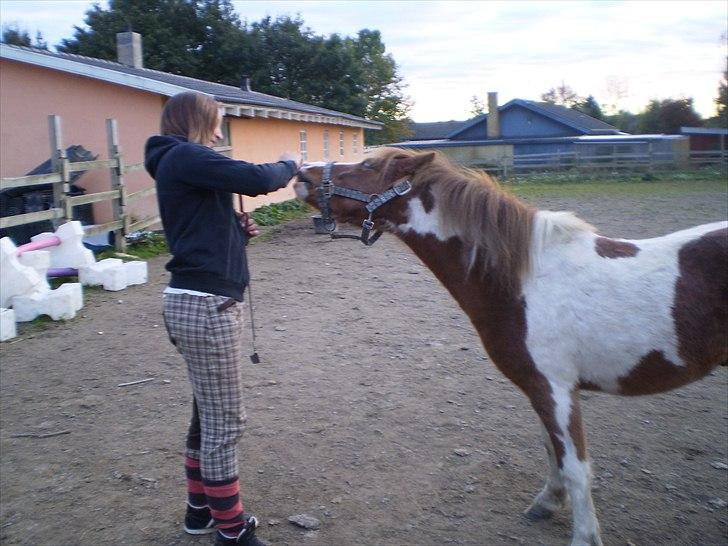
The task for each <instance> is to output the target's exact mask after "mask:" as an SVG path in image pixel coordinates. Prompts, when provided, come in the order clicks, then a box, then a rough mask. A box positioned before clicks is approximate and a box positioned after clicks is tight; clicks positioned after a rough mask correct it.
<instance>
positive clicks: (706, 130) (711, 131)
mask: <svg viewBox="0 0 728 546" xmlns="http://www.w3.org/2000/svg"><path fill="white" fill-rule="evenodd" d="M680 132H681V133H682V134H683V135H713V136H720V135H728V129H721V128H720V127H680Z"/></svg>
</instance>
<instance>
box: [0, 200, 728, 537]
mask: <svg viewBox="0 0 728 546" xmlns="http://www.w3.org/2000/svg"><path fill="white" fill-rule="evenodd" d="M537 204H539V205H540V206H542V207H543V208H550V209H553V210H559V209H561V210H564V209H568V210H574V211H576V212H577V213H578V214H579V215H580V216H581V217H582V218H584V219H586V220H588V221H590V222H592V223H594V224H595V225H596V226H597V227H598V228H599V229H600V231H601V232H602V233H604V234H606V235H611V236H617V237H619V236H622V237H635V238H636V237H651V236H656V235H660V234H663V233H666V232H668V231H672V230H675V229H678V228H684V227H688V226H691V225H694V224H698V223H704V222H708V221H714V220H721V219H725V218H727V217H728V210H727V207H728V204H727V203H726V195H725V194H724V193H717V194H709V193H702V194H690V195H685V196H682V197H655V198H651V199H649V198H645V199H640V200H639V201H636V200H630V199H623V198H619V199H610V198H598V199H597V198H594V199H592V200H580V201H573V202H572V201H569V200H564V199H548V198H544V199H541V200H540V201H539V202H538V203H537ZM249 254H250V260H251V264H252V269H253V279H254V283H253V291H254V293H253V296H254V302H255V321H256V326H257V336H258V340H257V341H258V352H259V353H260V356H261V359H262V362H261V363H260V364H259V365H252V364H250V363H249V362H244V363H243V365H244V366H245V370H246V372H245V373H246V383H247V386H248V388H247V401H246V404H247V409H248V428H247V432H246V434H245V436H244V438H243V441H242V443H241V446H240V461H241V463H240V476H241V481H242V487H243V493H244V502H245V505H246V508H247V509H248V510H249V511H251V512H253V513H255V514H256V515H257V516H258V517H259V519H260V520H261V529H260V532H259V534H260V536H261V537H262V538H264V539H266V540H267V541H269V542H270V543H271V544H278V545H299V544H300V545H330V546H358V545H365V544H373V545H381V546H385V545H423V546H424V545H435V544H437V545H440V544H473V545H475V544H478V545H500V544H503V545H511V544H528V545H539V544H567V543H568V542H569V539H570V513H569V511H568V510H567V511H564V512H562V513H560V514H558V515H557V516H555V518H554V519H553V520H551V521H544V522H538V523H533V522H529V521H528V520H526V519H525V518H524V517H523V516H522V515H521V512H522V510H523V509H525V508H526V507H527V506H528V504H529V503H530V501H531V499H532V497H533V496H534V495H535V494H536V492H537V491H538V490H539V489H540V488H541V486H542V483H543V479H544V477H545V472H546V457H545V452H544V450H543V448H542V446H541V443H540V432H539V427H538V423H537V419H536V415H535V413H534V412H533V411H532V410H531V408H530V406H529V404H528V402H527V401H526V399H525V397H524V396H523V395H522V394H521V393H520V391H518V390H517V389H516V388H515V387H513V386H512V385H511V384H510V383H509V382H508V381H507V380H505V379H504V378H503V377H502V376H501V374H500V373H499V372H498V371H497V370H496V369H495V368H494V366H493V365H492V364H491V362H489V360H488V359H487V357H486V356H485V354H484V351H483V349H482V348H481V347H480V345H479V344H478V341H477V338H476V335H475V333H474V331H473V328H472V327H471V326H470V324H469V323H468V321H467V320H466V318H465V316H464V314H463V313H462V312H461V311H460V309H459V308H458V307H457V306H456V305H455V303H454V302H453V301H452V300H451V299H450V297H449V296H448V294H447V293H446V292H445V290H444V289H443V288H442V287H441V286H440V285H439V284H438V283H437V281H436V280H435V279H434V277H433V276H432V275H431V274H430V273H429V271H428V270H426V269H425V268H424V267H423V265H422V264H421V263H420V262H419V261H418V260H417V259H416V258H415V257H414V255H413V254H411V253H410V252H409V250H408V249H407V248H405V247H404V246H403V245H402V244H400V243H399V242H398V241H397V240H396V239H394V238H393V237H392V236H388V235H385V236H384V237H383V238H382V239H381V240H380V242H379V243H377V244H376V245H375V246H374V247H372V248H365V247H364V246H363V245H361V244H359V243H356V242H349V241H336V242H331V241H330V240H328V239H327V238H326V237H325V236H320V235H315V234H314V233H313V230H312V229H311V225H310V222H308V221H297V222H293V223H290V224H287V225H285V226H282V227H278V228H275V229H273V230H270V231H268V232H267V233H266V234H265V238H264V239H263V240H260V241H258V242H257V243H256V244H254V245H251V247H250V248H249ZM164 263H165V258H157V259H154V260H151V261H150V262H149V266H150V279H149V283H148V284H146V285H143V286H138V287H133V288H130V289H127V290H125V291H122V292H116V293H112V292H104V291H99V290H86V291H85V297H86V305H85V307H84V308H83V310H82V311H81V314H80V316H79V317H77V318H76V319H74V320H72V321H69V322H66V323H54V324H51V325H49V326H48V327H46V328H45V329H42V330H40V329H37V328H32V327H31V328H28V327H26V328H24V329H23V330H22V332H21V336H20V337H19V338H17V339H16V340H13V341H12V342H9V343H4V344H2V345H0V351H1V359H0V395H1V398H0V448H1V452H0V453H1V460H0V485H1V489H0V495H1V499H0V500H1V513H0V541H1V542H2V544H3V545H8V546H10V545H20V544H22V545H51V546H66V545H69V546H70V545H93V546H104V545H109V546H110V545H133V546H138V545H152V544H154V545H169V546H172V545H184V546H191V545H204V544H208V543H210V542H211V538H210V537H209V536H208V537H202V538H194V537H189V536H186V535H185V534H184V533H183V532H182V530H181V520H182V518H183V513H184V498H185V497H184V477H183V470H182V446H183V437H184V432H185V428H186V425H187V422H188V418H189V412H190V388H189V386H188V382H187V378H186V372H185V368H184V365H183V362H182V359H181V357H180V356H179V355H177V353H176V352H175V350H174V349H173V347H172V346H171V345H170V344H169V343H168V341H167V338H166V335H165V331H164V327H163V323H162V317H161V312H160V311H161V291H162V289H163V287H164V286H165V283H166V280H167V278H168V276H167V273H166V272H165V271H164V267H163V266H164ZM565 335H568V333H567V332H565ZM146 378H154V380H153V381H149V382H146V383H141V384H137V385H132V386H126V387H119V386H118V385H119V384H120V383H125V382H131V381H136V380H142V379H146ZM727 379H728V369H727V368H719V369H717V370H716V371H715V372H714V373H712V374H711V375H710V376H709V377H707V378H705V379H704V380H702V381H700V382H698V383H696V384H692V385H690V386H688V387H685V388H682V389H680V390H677V391H674V392H672V393H668V394H663V395H658V396H652V397H641V398H618V397H612V396H608V395H602V394H584V395H583V396H582V398H583V399H584V403H583V413H584V420H585V424H586V428H587V434H588V438H589V447H590V453H591V457H592V459H593V470H594V476H595V479H594V500H595V504H596V507H597V513H598V516H599V518H600V521H601V526H602V535H603V538H604V540H605V544H607V545H628V544H632V545H648V544H655V545H657V544H659V545H663V544H676V545H677V544H679V545H687V544H690V545H718V544H728V512H727V508H726V501H727V500H728V470H726V466H725V465H726V463H728V389H727V388H726V387H727V383H728V381H727ZM59 432H60V433H64V434H60V435H55V436H48V437H39V436H43V435H45V434H53V433H59ZM23 434H35V435H36V436H19V435H23ZM456 450H457V453H456ZM296 514H308V515H311V516H314V517H316V518H318V519H319V520H320V522H321V526H320V529H319V530H313V531H311V530H304V529H301V528H299V527H296V526H294V525H293V524H291V523H289V522H288V517H289V516H292V515H296Z"/></svg>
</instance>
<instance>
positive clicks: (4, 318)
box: [0, 307, 18, 341]
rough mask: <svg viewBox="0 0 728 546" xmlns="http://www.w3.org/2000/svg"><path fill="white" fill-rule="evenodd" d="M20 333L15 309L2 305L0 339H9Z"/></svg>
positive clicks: (0, 308) (0, 309) (0, 311)
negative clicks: (16, 325) (16, 323)
mask: <svg viewBox="0 0 728 546" xmlns="http://www.w3.org/2000/svg"><path fill="white" fill-rule="evenodd" d="M17 335H18V330H17V328H16V327H15V311H13V310H12V309H5V308H3V307H0V341H7V340H8V339H12V338H14V337H16V336H17Z"/></svg>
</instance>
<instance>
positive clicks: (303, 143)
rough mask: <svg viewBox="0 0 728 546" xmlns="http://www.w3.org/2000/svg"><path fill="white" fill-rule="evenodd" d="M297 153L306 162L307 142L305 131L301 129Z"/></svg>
mask: <svg viewBox="0 0 728 546" xmlns="http://www.w3.org/2000/svg"><path fill="white" fill-rule="evenodd" d="M298 151H299V153H300V154H301V159H302V160H303V161H308V141H307V135H306V129H301V130H300V131H299V133H298Z"/></svg>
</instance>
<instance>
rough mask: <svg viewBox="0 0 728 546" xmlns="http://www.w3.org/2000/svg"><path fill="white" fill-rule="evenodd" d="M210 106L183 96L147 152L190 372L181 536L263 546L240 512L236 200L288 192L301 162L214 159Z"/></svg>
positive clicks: (173, 329)
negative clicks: (238, 196)
mask: <svg viewBox="0 0 728 546" xmlns="http://www.w3.org/2000/svg"><path fill="white" fill-rule="evenodd" d="M221 122H222V115H221V112H220V106H219V104H218V103H217V102H215V100H214V99H212V98H211V97H208V96H207V95H202V94H199V93H192V92H187V93H181V94H179V95H176V96H174V97H172V98H171V99H170V100H169V101H168V102H167V104H166V105H165V107H164V110H163V112H162V120H161V131H160V132H161V135H160V136H153V137H151V138H150V139H149V140H148V141H147V143H146V148H145V166H146V169H147V171H148V172H149V174H150V175H151V176H152V177H154V179H155V181H156V188H157V198H158V201H159V212H160V216H161V219H162V225H163V227H164V233H165V236H166V238H167V242H168V244H169V248H170V251H171V253H172V259H171V260H170V261H169V263H168V264H167V270H168V271H169V272H170V273H171V279H170V282H169V286H168V287H167V288H166V289H165V291H164V318H165V324H166V327H167V332H168V333H169V338H170V340H171V341H172V343H173V344H174V345H175V346H176V347H177V350H178V351H179V352H180V353H181V354H182V356H183V357H184V360H185V362H186V364H187V370H188V375H189V378H190V383H191V384H192V393H193V401H192V420H191V423H190V427H189V431H188V433H187V450H186V459H185V470H186V474H187V514H186V517H185V526H184V528H185V531H187V532H188V533H190V534H203V533H209V532H214V531H215V528H217V539H216V542H215V544H216V545H226V544H244V545H246V546H262V545H263V542H261V541H260V540H259V539H258V538H257V537H256V536H255V528H256V526H257V520H256V519H255V517H253V516H250V515H248V514H246V513H245V512H244V511H243V505H242V503H241V501H240V495H239V491H240V486H239V482H238V461H237V455H236V444H237V441H238V439H239V437H240V436H241V434H242V432H243V425H244V423H245V410H244V408H243V402H242V395H243V390H242V364H243V362H244V357H243V350H242V332H243V324H242V308H241V305H240V304H239V302H241V301H242V300H243V292H244V291H245V287H246V286H247V284H248V281H249V278H250V277H249V273H248V267H247V261H246V255H245V245H246V243H247V240H248V238H249V237H250V236H255V235H257V234H258V233H259V231H258V227H257V226H256V224H255V223H254V222H253V221H252V220H251V219H250V218H249V217H248V216H247V215H243V217H242V218H239V217H238V216H237V215H236V213H235V211H234V208H233V201H232V194H234V193H239V194H243V195H249V196H256V195H260V194H265V193H269V192H272V191H275V190H277V189H280V188H283V187H285V186H286V184H288V182H289V181H290V180H291V178H293V176H294V175H295V174H296V172H297V170H298V167H299V164H300V156H298V154H293V153H288V152H287V153H284V154H283V155H282V156H281V158H280V161H278V162H277V163H267V164H262V165H254V164H251V163H246V162H244V161H236V160H233V159H229V158H227V157H225V156H223V155H220V154H218V153H216V152H214V151H213V150H212V149H210V147H209V146H211V145H213V144H214V143H215V142H216V141H218V140H219V139H220V138H222V133H221Z"/></svg>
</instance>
